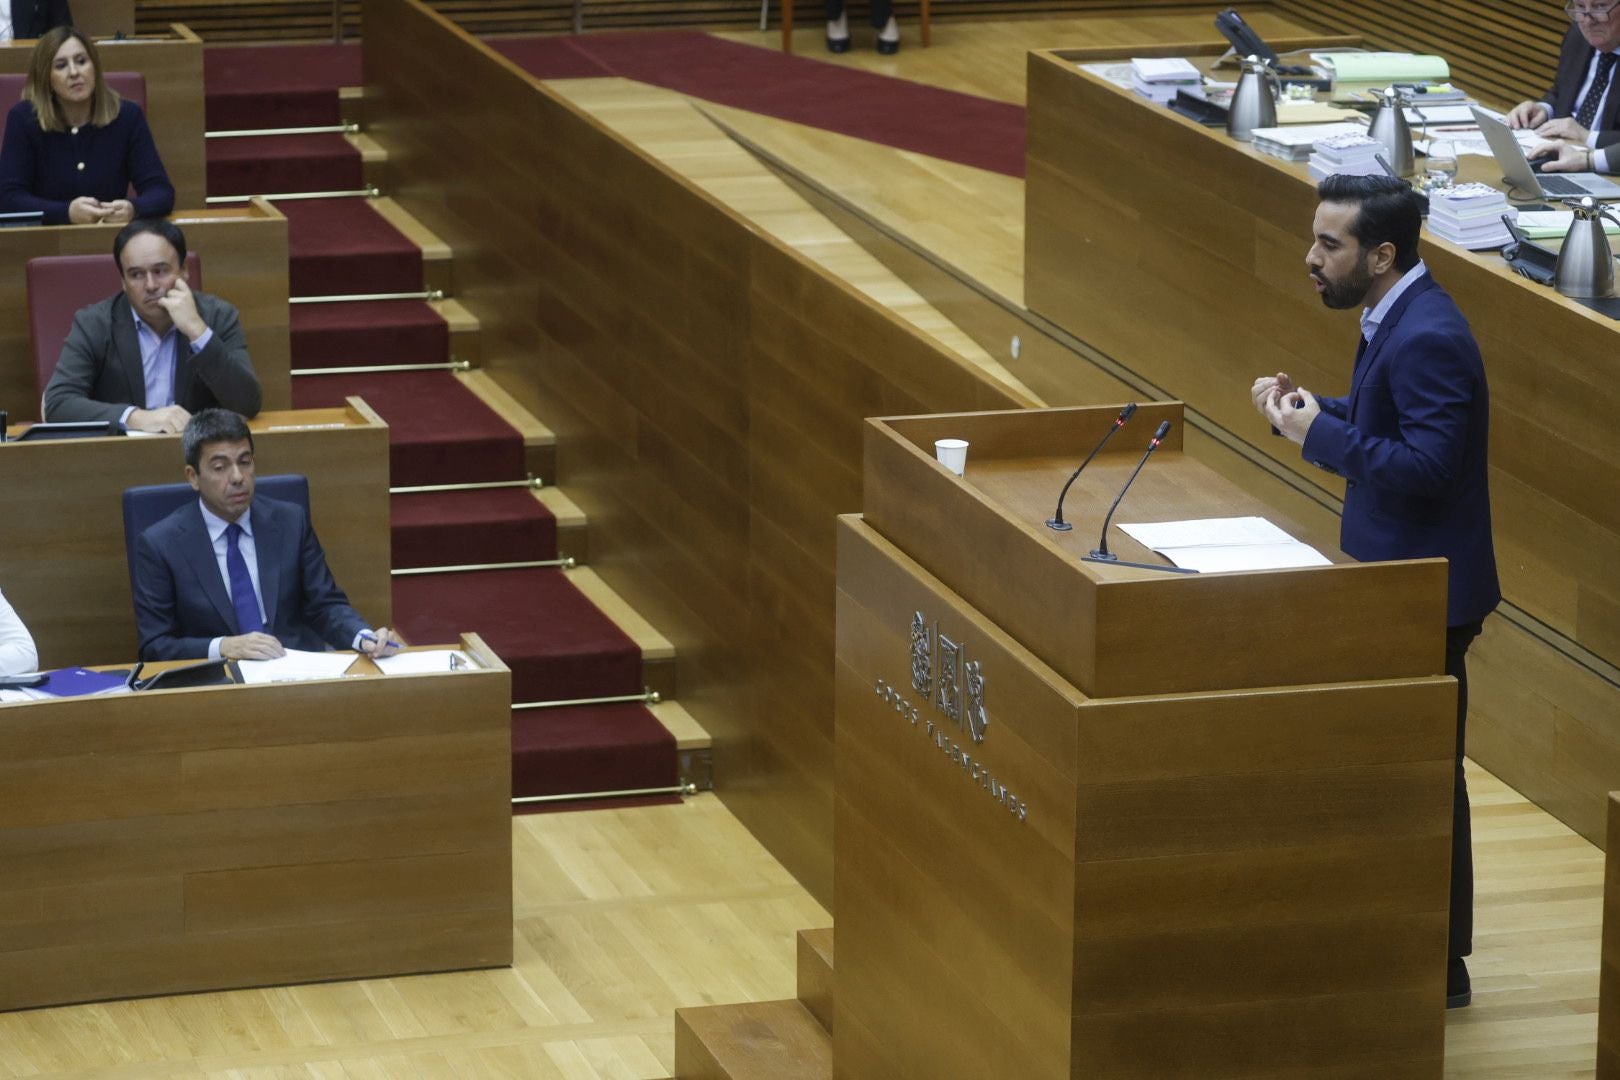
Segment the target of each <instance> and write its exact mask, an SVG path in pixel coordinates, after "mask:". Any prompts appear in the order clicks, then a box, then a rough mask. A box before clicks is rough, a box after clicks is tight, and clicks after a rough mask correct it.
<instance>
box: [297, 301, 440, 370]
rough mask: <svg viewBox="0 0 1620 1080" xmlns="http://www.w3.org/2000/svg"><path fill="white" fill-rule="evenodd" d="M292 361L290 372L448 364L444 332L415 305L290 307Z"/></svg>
mask: <svg viewBox="0 0 1620 1080" xmlns="http://www.w3.org/2000/svg"><path fill="white" fill-rule="evenodd" d="M303 295H306V296H314V295H319V294H317V293H305V294H303ZM292 357H293V367H295V368H330V367H353V366H357V365H360V364H442V363H444V362H445V361H446V360H448V359H449V358H450V328H449V327H448V326H447V325H445V321H444V320H443V319H442V318H440V317H439V314H438V312H436V311H434V310H433V308H432V307H430V306H429V305H428V304H426V303H423V302H421V301H416V300H369V301H359V302H355V303H346V304H295V305H294V306H293V309H292Z"/></svg>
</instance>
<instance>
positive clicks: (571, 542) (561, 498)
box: [533, 486, 591, 563]
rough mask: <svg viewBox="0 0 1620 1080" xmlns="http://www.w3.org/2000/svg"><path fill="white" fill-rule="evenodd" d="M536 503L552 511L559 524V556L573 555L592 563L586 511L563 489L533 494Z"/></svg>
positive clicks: (575, 557) (546, 490)
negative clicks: (586, 525)
mask: <svg viewBox="0 0 1620 1080" xmlns="http://www.w3.org/2000/svg"><path fill="white" fill-rule="evenodd" d="M533 495H534V501H535V502H537V503H539V504H540V505H541V506H544V507H545V508H546V509H547V510H548V511H550V513H551V516H552V518H554V519H555V520H556V522H557V554H558V555H571V556H573V557H574V559H576V560H577V561H579V562H582V563H586V562H590V561H591V560H590V554H591V550H590V542H589V532H588V530H587V529H586V527H585V511H583V510H581V509H580V508H579V507H578V506H576V505H575V504H574V500H573V499H570V498H569V497H568V493H567V492H565V491H563V489H562V488H556V487H550V486H547V487H543V488H536V489H535V490H534V492H533Z"/></svg>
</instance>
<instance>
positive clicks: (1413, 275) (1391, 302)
mask: <svg viewBox="0 0 1620 1080" xmlns="http://www.w3.org/2000/svg"><path fill="white" fill-rule="evenodd" d="M1428 272H1429V268H1428V267H1427V266H1424V265H1423V260H1422V259H1419V260H1418V262H1417V265H1416V266H1414V267H1412V269H1410V270H1408V271H1407V272H1406V273H1404V274H1402V275H1401V280H1399V281H1397V282H1396V283H1395V284H1394V285H1393V286H1392V287H1391V288H1390V290H1389V292H1387V293H1385V294H1384V298H1383V299H1382V300H1380V301H1378V306H1377V307H1370V308H1362V309H1361V339H1362V340H1363V341H1365V342H1367V343H1368V344H1371V343H1372V339H1373V335H1374V334H1376V333H1378V327H1379V325H1380V324H1381V323H1382V322H1383V321H1384V318H1385V317H1386V316H1387V315H1388V314H1389V309H1390V308H1392V307H1394V306H1395V301H1397V300H1399V299H1400V298H1401V293H1403V292H1405V291H1406V290H1407V289H1410V288H1411V287H1412V286H1413V285H1414V284H1416V282H1417V279H1418V278H1420V277H1422V276H1423V275H1424V274H1427V273H1428ZM220 565H221V566H223V565H224V564H223V563H221V564H220Z"/></svg>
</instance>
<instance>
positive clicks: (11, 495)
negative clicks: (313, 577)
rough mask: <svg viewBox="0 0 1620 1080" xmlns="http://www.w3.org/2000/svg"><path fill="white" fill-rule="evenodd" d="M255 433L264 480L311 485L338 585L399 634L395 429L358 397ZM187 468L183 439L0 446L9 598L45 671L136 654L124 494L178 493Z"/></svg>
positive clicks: (263, 421)
mask: <svg viewBox="0 0 1620 1080" xmlns="http://www.w3.org/2000/svg"><path fill="white" fill-rule="evenodd" d="M252 426H253V431H254V444H255V449H256V450H257V452H258V454H257V456H258V469H259V472H260V473H261V474H262V475H265V476H271V475H275V474H278V473H303V474H304V475H305V476H307V477H309V497H310V512H311V514H312V516H313V518H314V521H315V528H316V530H317V532H318V533H319V534H320V537H321V543H322V545H323V546H324V547H325V548H326V558H327V562H328V563H329V564H330V565H331V568H332V575H333V577H335V578H336V579H337V582H338V584H339V585H340V586H342V588H343V589H344V591H345V592H347V593H348V594H349V601H350V602H351V603H352V604H353V605H354V606H355V609H356V610H357V611H359V612H360V613H361V614H362V615H363V616H365V617H366V618H367V619H370V620H372V621H373V622H374V623H375V624H376V625H379V626H383V625H390V624H391V623H392V621H393V610H392V602H391V600H390V593H389V565H390V562H391V560H390V558H389V546H388V425H387V424H385V423H384V422H383V421H382V419H381V418H379V417H378V416H377V414H376V413H374V412H372V411H371V409H370V408H368V407H367V406H366V405H365V403H364V402H362V401H361V400H360V399H359V398H350V399H349V405H348V407H347V408H343V409H308V410H302V411H298V412H268V413H261V414H260V415H259V417H258V419H257V420H255V421H254V422H253V425H252ZM183 468H184V461H183V459H182V457H181V453H180V436H178V435H156V436H151V437H146V438H101V439H74V440H63V441H59V442H58V441H50V442H38V443H33V442H22V443H17V442H8V443H3V444H0V491H4V492H5V493H6V495H5V511H4V514H3V515H0V588H3V589H4V590H5V593H6V598H7V599H9V600H10V601H11V602H12V604H13V605H14V606H15V607H16V609H17V612H18V614H19V615H20V616H21V618H22V620H23V622H24V623H26V624H27V626H28V629H29V631H30V632H31V633H32V634H33V635H34V641H35V643H36V644H37V645H38V646H39V660H40V663H41V664H42V665H44V666H45V667H48V668H49V667H62V666H64V665H69V664H115V663H121V662H122V661H123V660H125V659H126V658H128V657H130V656H133V655H134V654H135V650H136V647H137V646H138V645H139V639H138V637H137V636H136V633H135V609H134V603H133V601H132V600H131V598H130V590H129V565H128V560H127V558H126V556H125V548H124V525H123V504H122V498H123V493H124V489H125V488H130V487H135V486H137V485H141V484H163V483H170V482H174V483H179V482H181V481H182V480H183V479H184V476H183V475H182V469H183Z"/></svg>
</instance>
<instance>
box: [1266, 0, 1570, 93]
mask: <svg viewBox="0 0 1620 1080" xmlns="http://www.w3.org/2000/svg"><path fill="white" fill-rule="evenodd" d="M1269 6H1270V7H1272V8H1273V9H1274V10H1276V11H1277V12H1279V13H1281V14H1284V15H1287V16H1288V17H1289V18H1292V19H1298V20H1299V21H1300V22H1301V23H1303V24H1305V25H1306V26H1318V27H1321V28H1322V29H1324V30H1327V31H1331V32H1333V33H1338V34H1360V35H1361V36H1362V37H1364V38H1365V39H1366V41H1367V44H1368V46H1369V47H1370V48H1376V49H1400V50H1410V51H1412V52H1426V53H1438V54H1439V55H1441V56H1444V57H1445V58H1446V59H1447V60H1449V61H1450V63H1451V74H1452V77H1453V78H1454V79H1456V80H1458V81H1459V82H1461V83H1462V84H1463V85H1464V86H1465V87H1467V88H1468V89H1469V90H1471V91H1472V92H1474V93H1475V94H1478V95H1480V96H1482V97H1486V98H1493V99H1496V100H1498V101H1501V102H1515V101H1521V100H1523V99H1525V98H1537V97H1540V96H1541V95H1542V94H1543V93H1545V92H1546V90H1547V88H1548V87H1549V86H1551V85H1552V77H1553V72H1554V71H1555V70H1557V68H1558V46H1559V43H1560V42H1561V41H1563V39H1564V31H1566V30H1567V29H1569V20H1568V19H1566V18H1565V17H1564V12H1563V5H1562V4H1561V3H1559V2H1558V0H1468V2H1467V3H1461V4H1459V3H1456V2H1455V0H1273V2H1272V3H1271V4H1270V5H1269Z"/></svg>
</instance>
